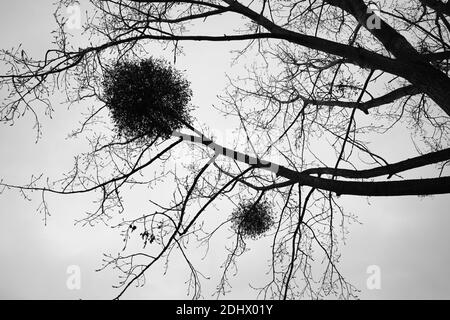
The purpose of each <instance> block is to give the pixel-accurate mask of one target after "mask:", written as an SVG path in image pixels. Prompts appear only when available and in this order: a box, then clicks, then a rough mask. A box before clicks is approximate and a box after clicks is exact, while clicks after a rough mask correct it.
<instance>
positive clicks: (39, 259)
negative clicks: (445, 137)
mask: <svg viewBox="0 0 450 320" xmlns="http://www.w3.org/2000/svg"><path fill="white" fill-rule="evenodd" d="M52 2H53V0H51V1H48V0H46V1H44V0H40V1H32V0H17V1H8V2H2V4H1V9H0V40H1V41H0V44H1V47H2V48H6V49H7V48H11V47H13V46H17V45H18V44H20V43H22V45H23V48H24V49H25V50H27V51H29V52H30V54H31V55H33V56H36V57H38V56H42V53H43V52H45V50H46V49H47V48H48V46H49V43H50V42H51V40H52V38H51V34H50V32H51V30H53V29H54V27H55V24H54V22H53V17H52V13H53V11H54V8H53V6H52V5H51V3H52ZM224 23H225V22H224ZM216 27H217V30H218V31H219V32H220V27H221V26H220V25H217V26H216ZM232 46H233V47H235V48H237V47H239V46H240V45H239V44H230V43H225V44H220V43H213V44H211V43H209V44H207V43H191V44H185V45H184V48H185V53H186V54H185V55H184V56H181V57H179V58H178V61H177V68H180V69H182V70H186V75H187V76H188V78H189V80H190V81H191V83H192V89H193V92H194V103H195V104H196V105H198V106H199V107H200V108H199V110H197V114H196V116H197V117H200V118H201V120H202V121H203V122H205V123H209V124H210V125H211V126H214V129H215V130H217V131H225V130H227V123H226V121H224V120H223V119H221V118H220V117H219V115H217V113H216V112H215V110H214V109H213V108H211V105H213V104H217V103H218V101H217V98H216V95H218V94H220V93H221V91H222V90H223V88H224V87H225V84H226V78H225V73H226V72H231V73H232V72H236V70H234V69H233V67H232V66H231V65H230V61H231V57H232V55H231V54H230V53H229V51H230V50H231V49H233V47H232ZM157 52H158V54H160V53H159V51H157ZM247 59H251V57H247ZM55 100H56V101H58V100H59V101H61V100H62V96H59V95H58V94H56V95H55ZM54 109H55V113H54V115H53V119H52V120H50V121H48V119H47V120H43V125H44V127H43V131H44V135H43V138H42V139H41V140H40V141H39V143H38V144H36V143H35V131H34V129H33V128H32V125H33V122H32V119H31V118H29V117H25V118H23V119H20V121H18V122H17V123H16V124H15V125H14V126H12V127H10V126H0V152H1V156H0V178H3V179H4V180H5V181H7V182H10V183H18V184H20V183H24V182H26V181H28V179H29V178H30V176H31V174H40V173H44V174H45V175H49V176H54V177H57V176H59V175H60V174H61V173H62V172H64V171H67V170H69V169H70V167H71V165H72V164H73V156H74V155H76V154H77V153H79V152H81V151H84V150H85V149H84V148H85V143H84V142H83V141H78V140H74V139H67V135H68V134H69V133H70V131H71V130H72V129H74V128H75V127H76V125H77V121H79V120H80V119H81V118H80V117H79V113H80V112H79V110H76V109H74V110H67V107H66V106H64V105H62V104H55V105H54ZM374 145H376V146H378V149H377V150H379V151H380V152H381V153H382V154H387V155H389V158H388V160H389V161H391V162H394V161H398V160H401V159H402V158H405V157H408V156H413V155H414V149H413V146H412V145H411V143H410V138H409V133H408V131H407V130H404V131H402V130H397V131H395V135H394V136H390V137H389V139H388V140H384V141H374ZM399 145H401V146H403V148H399V147H398V146H399ZM423 173H424V174H426V173H427V172H426V171H424V172H423ZM152 192H155V193H158V192H160V193H161V195H163V194H164V193H166V192H167V191H166V190H154V191H152ZM136 197H139V195H137V196H136ZM33 199H34V200H33V201H27V200H24V199H23V198H22V197H21V196H20V195H19V194H18V193H16V192H12V191H9V192H5V193H4V194H2V195H0V256H1V260H0V261H1V263H0V298H2V299H51V298H56V299H78V298H82V299H89V298H102V299H109V298H112V297H114V296H115V294H117V293H118V291H117V289H114V288H112V287H111V285H112V284H115V283H117V274H116V273H114V272H111V271H103V272H95V269H97V268H98V267H99V266H100V265H101V259H102V254H103V253H105V252H111V253H116V252H117V251H118V250H119V248H120V247H121V245H122V244H121V239H120V237H118V235H117V234H116V233H114V232H111V229H109V228H108V227H105V226H102V225H97V226H95V227H92V228H91V227H84V228H82V227H81V226H79V225H77V226H74V221H75V220H76V219H79V218H82V217H83V214H84V210H85V209H86V204H87V203H88V201H89V200H90V198H89V197H56V196H49V197H48V200H49V203H50V209H51V213H52V216H51V217H50V218H49V220H48V221H47V225H46V226H45V225H44V223H43V221H42V216H40V215H38V214H36V211H35V209H36V207H37V206H38V204H39V201H38V200H39V195H37V194H36V195H34V198H33ZM341 201H342V202H343V203H344V204H345V207H346V209H347V210H349V211H351V212H352V213H354V214H357V215H358V217H359V220H360V221H361V222H362V224H361V225H358V224H355V225H351V226H350V234H349V238H348V241H347V242H346V245H345V246H344V247H342V252H343V255H342V258H341V261H342V263H341V271H342V273H343V274H344V275H345V276H346V277H347V279H348V280H349V281H350V282H352V283H353V284H354V285H355V286H356V287H357V288H359V289H360V290H361V293H360V297H361V298H363V299H364V298H368V299H379V298H387V299H394V298H395V299H411V298H421V299H431V298H437V299H444V298H445V299H449V298H450V275H449V274H448V265H449V263H450V252H449V250H448V245H449V243H450V233H449V232H448V231H447V230H448V229H449V227H450V217H449V213H450V210H449V204H450V196H449V195H440V196H433V197H426V198H418V197H401V198H371V199H366V198H362V197H352V196H343V197H342V198H341ZM136 203H137V202H136ZM136 210H145V208H136ZM214 241H215V242H214V243H215V244H216V245H217V246H218V247H220V246H223V242H222V241H221V239H215V240H214ZM252 246H254V247H255V250H253V251H251V252H250V253H248V254H246V255H245V256H244V257H243V259H242V260H241V262H240V264H239V266H240V269H239V271H240V273H239V275H238V276H237V277H236V278H235V279H234V280H233V281H232V284H233V291H232V293H231V294H230V295H228V296H227V298H237V299H239V298H251V297H253V296H254V293H253V291H252V289H251V288H250V287H249V282H256V283H258V281H259V280H260V277H259V275H258V272H255V270H254V268H255V263H254V261H255V259H260V260H262V262H261V265H262V266H263V265H264V266H265V262H266V260H264V259H265V258H264V255H265V253H264V248H266V247H267V246H266V245H265V243H264V242H262V243H260V244H253V245H252ZM222 258H223V256H220V255H219V256H218V255H214V253H213V254H210V255H209V256H208V259H209V260H208V261H207V262H206V264H205V266H206V268H207V269H206V270H205V269H203V271H204V272H205V274H208V275H215V274H218V272H219V271H218V266H219V265H220V264H221V262H222V260H221V259H222ZM72 265H75V266H79V268H80V270H81V287H80V289H79V290H70V289H69V288H68V287H67V284H66V282H67V279H68V276H69V275H68V274H67V268H68V267H69V266H72ZM371 265H376V266H378V267H379V268H380V270H381V289H374V290H370V289H368V288H367V286H366V280H367V278H368V276H369V275H368V274H367V268H368V267H369V266H371ZM265 270H266V269H261V272H265ZM154 271H155V272H153V273H151V275H150V276H149V278H148V279H147V280H148V283H147V285H146V286H144V287H143V288H132V289H131V290H129V292H128V293H127V294H126V295H125V296H124V298H137V299H164V298H173V299H179V298H187V296H186V288H185V286H184V281H185V280H186V278H185V277H184V276H183V277H181V276H180V275H181V274H185V272H186V269H185V267H184V266H182V265H181V264H178V265H177V264H176V263H175V264H173V266H171V267H170V268H169V272H168V273H167V275H165V276H163V275H162V274H161V272H159V271H158V269H154ZM183 272H184V273H183ZM215 286H216V282H214V281H211V282H210V283H206V284H205V287H204V288H203V289H204V291H205V292H204V297H205V298H210V297H211V296H210V294H211V293H212V291H213V289H214V288H215Z"/></svg>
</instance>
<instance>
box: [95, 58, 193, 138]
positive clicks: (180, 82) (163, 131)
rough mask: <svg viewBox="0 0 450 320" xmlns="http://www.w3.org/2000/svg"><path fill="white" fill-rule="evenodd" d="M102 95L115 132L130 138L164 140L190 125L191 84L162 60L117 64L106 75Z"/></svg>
mask: <svg viewBox="0 0 450 320" xmlns="http://www.w3.org/2000/svg"><path fill="white" fill-rule="evenodd" d="M103 93H104V100H105V102H106V105H107V107H108V108H109V110H110V112H111V116H112V119H113V121H114V124H115V127H116V130H117V131H118V133H119V134H120V135H122V136H125V137H127V138H144V137H150V138H157V137H158V138H163V139H165V138H168V137H170V135H171V134H172V132H173V131H174V130H177V129H179V128H181V127H183V125H184V124H186V123H188V122H189V101H190V100H191V97H192V91H191V90H190V88H189V82H188V81H187V80H186V79H185V78H184V77H183V76H182V74H181V73H180V72H179V71H177V70H176V69H174V68H173V67H172V66H170V65H169V64H168V63H166V62H165V61H163V60H159V59H153V58H150V59H146V60H142V61H122V62H119V63H116V64H115V65H113V66H112V67H109V68H107V70H106V72H105V76H104V80H103Z"/></svg>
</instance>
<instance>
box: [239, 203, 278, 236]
mask: <svg viewBox="0 0 450 320" xmlns="http://www.w3.org/2000/svg"><path fill="white" fill-rule="evenodd" d="M231 221H232V222H233V230H234V231H235V232H236V233H239V234H240V235H241V236H243V237H244V238H251V239H257V238H258V237H260V236H262V235H263V234H264V233H265V232H266V231H268V230H269V229H270V228H271V227H272V226H273V224H274V219H273V213H272V207H271V205H270V204H269V203H268V202H267V201H265V200H260V201H258V202H256V203H255V202H250V201H245V202H242V203H240V204H239V207H238V208H237V209H235V210H234V211H233V213H232V214H231Z"/></svg>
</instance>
